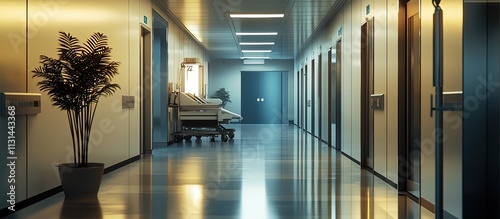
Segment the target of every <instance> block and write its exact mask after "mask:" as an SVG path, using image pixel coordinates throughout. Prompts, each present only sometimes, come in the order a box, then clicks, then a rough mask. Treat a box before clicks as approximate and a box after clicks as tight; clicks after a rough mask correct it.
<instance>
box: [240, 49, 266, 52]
mask: <svg viewBox="0 0 500 219" xmlns="http://www.w3.org/2000/svg"><path fill="white" fill-rule="evenodd" d="M241 52H271V50H270V49H269V50H241Z"/></svg>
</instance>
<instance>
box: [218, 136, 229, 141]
mask: <svg viewBox="0 0 500 219" xmlns="http://www.w3.org/2000/svg"><path fill="white" fill-rule="evenodd" d="M220 139H221V140H222V141H223V142H227V140H229V138H228V137H227V135H225V134H222V135H221V136H220Z"/></svg>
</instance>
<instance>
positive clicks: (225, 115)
mask: <svg viewBox="0 0 500 219" xmlns="http://www.w3.org/2000/svg"><path fill="white" fill-rule="evenodd" d="M221 102H222V101H221V100H219V99H202V98H199V97H197V96H195V95H193V94H190V93H184V92H173V93H171V94H170V106H171V107H175V108H176V111H177V116H176V118H177V125H176V127H177V128H176V131H175V132H174V133H173V134H174V141H175V142H181V141H182V140H183V139H184V140H191V138H192V137H193V136H195V137H196V138H197V139H200V138H201V137H202V136H209V137H210V140H211V141H215V137H217V136H219V135H220V136H221V140H222V141H224V142H226V141H228V140H229V139H233V138H234V132H235V130H234V129H227V128H225V127H224V126H222V125H221V124H229V123H230V122H231V121H232V120H242V119H243V117H241V116H240V115H238V114H236V113H233V112H231V111H229V110H226V109H224V108H222V107H221Z"/></svg>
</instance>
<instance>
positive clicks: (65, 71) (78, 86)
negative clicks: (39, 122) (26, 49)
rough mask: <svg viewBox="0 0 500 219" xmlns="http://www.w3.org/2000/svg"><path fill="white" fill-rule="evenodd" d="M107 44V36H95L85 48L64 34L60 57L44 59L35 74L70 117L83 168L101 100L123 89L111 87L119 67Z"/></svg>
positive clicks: (75, 145)
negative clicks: (95, 114) (113, 59)
mask: <svg viewBox="0 0 500 219" xmlns="http://www.w3.org/2000/svg"><path fill="white" fill-rule="evenodd" d="M107 40H108V38H107V36H106V35H104V34H102V33H94V34H92V35H91V36H90V38H89V39H87V41H86V42H85V43H84V44H83V46H81V45H80V44H79V41H78V39H77V38H76V37H74V36H72V35H71V34H69V33H65V32H62V31H61V32H59V47H58V48H57V51H58V56H59V57H58V58H57V59H55V58H50V57H47V56H44V55H41V56H40V64H41V66H38V67H36V68H35V69H34V70H33V71H32V72H33V77H34V78H40V81H39V82H38V83H37V85H38V87H39V88H40V90H41V91H45V92H47V94H48V96H49V97H50V99H51V101H52V104H53V105H54V106H56V107H58V108H59V109H61V110H63V111H66V112H67V113H68V121H69V123H70V128H71V135H72V137H73V149H74V156H75V164H78V165H79V166H85V165H86V163H87V162H88V143H89V137H90V131H91V128H92V122H93V119H94V113H95V111H96V108H97V104H98V102H99V98H100V97H101V96H111V95H112V94H113V93H115V92H116V91H117V90H118V89H120V86H119V85H118V84H113V83H111V80H112V79H113V77H114V76H116V75H117V74H118V66H119V63H118V62H114V61H112V60H111V48H109V47H108V43H107ZM77 151H78V153H76V152H77ZM77 154H78V157H77Z"/></svg>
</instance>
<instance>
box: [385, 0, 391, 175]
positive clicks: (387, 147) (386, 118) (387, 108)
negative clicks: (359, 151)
mask: <svg viewBox="0 0 500 219" xmlns="http://www.w3.org/2000/svg"><path fill="white" fill-rule="evenodd" d="M388 78H390V77H389V1H387V0H386V1H385V92H386V97H385V98H386V99H387V101H385V104H386V105H387V107H386V110H385V111H384V114H385V177H386V178H387V179H388V180H391V179H390V178H389V116H388V114H387V111H389V86H388V84H389V82H388Z"/></svg>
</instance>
